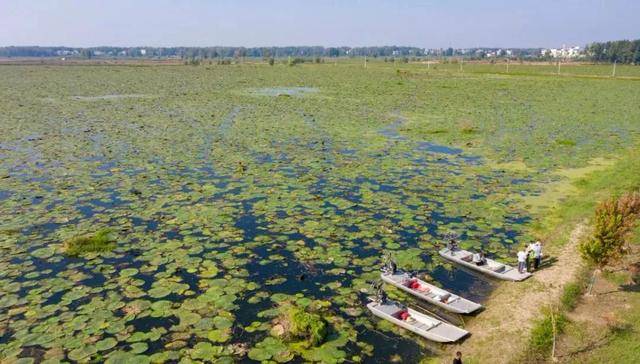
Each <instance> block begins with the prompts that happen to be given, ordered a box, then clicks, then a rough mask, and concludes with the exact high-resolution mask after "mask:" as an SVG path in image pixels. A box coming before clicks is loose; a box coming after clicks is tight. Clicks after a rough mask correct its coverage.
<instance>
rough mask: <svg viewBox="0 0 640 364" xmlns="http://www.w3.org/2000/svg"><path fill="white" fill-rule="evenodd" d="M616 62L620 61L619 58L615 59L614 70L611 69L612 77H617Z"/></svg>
mask: <svg viewBox="0 0 640 364" xmlns="http://www.w3.org/2000/svg"><path fill="white" fill-rule="evenodd" d="M616 63H618V60H615V61H613V71H611V77H616Z"/></svg>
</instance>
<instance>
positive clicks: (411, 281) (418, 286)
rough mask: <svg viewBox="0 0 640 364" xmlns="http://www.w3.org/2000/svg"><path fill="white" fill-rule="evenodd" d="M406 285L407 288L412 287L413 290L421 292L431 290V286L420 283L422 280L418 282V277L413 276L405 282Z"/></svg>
mask: <svg viewBox="0 0 640 364" xmlns="http://www.w3.org/2000/svg"><path fill="white" fill-rule="evenodd" d="M404 285H405V286H407V288H411V289H413V290H416V291H419V292H429V287H426V286H423V285H422V284H420V282H418V279H417V278H411V279H409V280H407V281H406V282H405V283H404Z"/></svg>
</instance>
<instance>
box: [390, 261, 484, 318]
mask: <svg viewBox="0 0 640 364" xmlns="http://www.w3.org/2000/svg"><path fill="white" fill-rule="evenodd" d="M380 276H381V278H382V280H383V281H385V282H387V283H389V284H391V285H393V286H396V287H398V288H400V289H401V290H403V291H405V292H408V293H411V294H412V295H414V296H416V297H418V298H421V299H423V300H425V301H427V302H429V303H431V304H434V305H436V306H439V307H442V308H444V309H445V310H448V311H451V312H455V313H471V312H473V311H476V310H478V309H480V308H481V307H482V305H480V304H478V303H475V302H472V301H469V300H468V299H465V298H462V297H460V296H457V295H454V294H452V293H450V292H448V291H446V290H444V289H442V288H439V287H436V286H434V285H432V284H429V283H427V282H425V281H423V280H420V279H418V278H411V276H410V275H409V274H408V273H406V272H403V271H397V272H396V273H394V274H392V273H390V272H388V273H384V272H383V273H382V274H381V275H380ZM414 279H415V282H416V283H418V284H419V287H418V288H410V287H409V286H408V285H407V283H409V282H412V281H413V280H414Z"/></svg>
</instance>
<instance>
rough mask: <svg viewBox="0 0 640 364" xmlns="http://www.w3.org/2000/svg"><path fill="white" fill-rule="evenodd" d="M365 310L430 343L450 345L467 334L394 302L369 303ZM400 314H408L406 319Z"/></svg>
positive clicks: (455, 327)
mask: <svg viewBox="0 0 640 364" xmlns="http://www.w3.org/2000/svg"><path fill="white" fill-rule="evenodd" d="M367 308H368V309H369V310H370V311H371V312H372V313H373V314H374V315H376V316H378V317H380V318H382V319H385V320H387V321H389V322H392V323H394V324H396V325H398V326H400V327H402V328H405V329H407V330H409V331H412V332H414V333H416V334H418V335H420V336H422V337H424V338H426V339H429V340H432V341H436V342H440V343H450V342H455V341H458V340H460V339H462V338H463V337H465V336H467V335H468V334H469V332H468V331H466V330H463V329H461V328H459V327H457V326H454V325H451V324H449V323H446V322H444V321H440V320H438V319H436V318H434V317H431V316H428V315H425V314H423V313H420V312H417V311H415V310H412V309H410V308H407V307H404V306H403V305H401V304H400V303H398V302H395V301H391V300H385V301H384V302H379V301H374V302H371V303H369V304H368V305H367ZM402 312H407V313H408V318H407V319H401V318H400V317H401V314H402Z"/></svg>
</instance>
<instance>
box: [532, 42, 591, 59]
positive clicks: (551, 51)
mask: <svg viewBox="0 0 640 364" xmlns="http://www.w3.org/2000/svg"><path fill="white" fill-rule="evenodd" d="M540 55H541V56H542V57H546V56H548V55H549V56H551V57H553V58H578V57H580V56H581V55H582V48H580V47H579V46H575V47H566V46H564V45H563V46H562V48H544V49H542V50H540Z"/></svg>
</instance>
